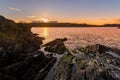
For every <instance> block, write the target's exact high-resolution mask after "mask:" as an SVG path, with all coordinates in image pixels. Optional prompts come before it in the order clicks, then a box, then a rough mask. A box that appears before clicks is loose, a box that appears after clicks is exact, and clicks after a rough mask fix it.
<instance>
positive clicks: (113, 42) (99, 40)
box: [32, 27, 120, 49]
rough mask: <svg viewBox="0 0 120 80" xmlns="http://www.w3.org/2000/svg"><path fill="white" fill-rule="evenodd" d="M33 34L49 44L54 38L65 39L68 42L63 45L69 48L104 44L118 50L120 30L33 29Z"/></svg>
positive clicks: (110, 28) (97, 28)
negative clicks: (43, 38)
mask: <svg viewBox="0 0 120 80" xmlns="http://www.w3.org/2000/svg"><path fill="white" fill-rule="evenodd" d="M32 32H33V33H37V34H39V36H42V37H45V39H46V40H45V41H44V43H46V42H49V41H51V40H54V39H56V38H64V37H67V38H68V41H67V42H66V43H65V45H66V46H67V47H68V48H70V49H73V48H76V47H81V46H82V47H84V46H86V45H90V44H104V45H107V46H110V47H117V48H119V49H120V29H118V28H116V27H101V28H100V27H92V28H88V27H86V28H71V27H66V28H62V27H61V28H60V27H59V28H54V27H52V28H47V27H33V28H32Z"/></svg>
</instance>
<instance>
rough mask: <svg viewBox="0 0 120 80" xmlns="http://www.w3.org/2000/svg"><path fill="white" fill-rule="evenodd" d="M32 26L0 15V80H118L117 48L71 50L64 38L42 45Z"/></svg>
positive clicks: (102, 46)
mask: <svg viewBox="0 0 120 80" xmlns="http://www.w3.org/2000/svg"><path fill="white" fill-rule="evenodd" d="M62 25H63V24H62ZM31 26H33V25H31V24H23V23H19V24H18V23H15V22H14V21H12V20H9V19H6V18H5V17H3V16H0V80H120V49H117V48H110V47H107V46H104V45H101V44H95V45H89V46H86V47H81V48H76V49H74V50H72V51H71V50H69V49H67V48H66V47H65V45H64V42H65V41H67V38H64V39H59V38H57V39H55V40H53V41H51V42H48V43H47V44H43V42H42V41H43V40H44V38H42V37H38V36H37V35H36V34H33V33H32V32H31V28H32V27H31ZM65 26H66V25H65ZM67 26H68V25H67ZM43 47H44V52H43V51H42V48H43ZM48 52H49V54H45V53H48ZM56 55H62V56H61V58H60V59H59V60H58V58H57V57H56ZM54 65H56V67H54V69H53V71H52V72H53V73H52V74H51V75H50V76H48V75H47V74H49V72H50V71H51V69H52V68H53V66H54ZM51 76H53V77H51Z"/></svg>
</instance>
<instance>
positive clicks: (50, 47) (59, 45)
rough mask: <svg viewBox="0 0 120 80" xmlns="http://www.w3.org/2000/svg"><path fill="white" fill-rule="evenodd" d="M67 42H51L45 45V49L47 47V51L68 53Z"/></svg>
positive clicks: (58, 40) (56, 40)
mask: <svg viewBox="0 0 120 80" xmlns="http://www.w3.org/2000/svg"><path fill="white" fill-rule="evenodd" d="M65 41H67V38H64V39H59V38H57V39H55V40H53V41H51V42H48V43H46V44H44V45H43V47H45V51H48V52H51V53H58V54H63V53H64V52H65V51H66V47H65V45H64V42H65Z"/></svg>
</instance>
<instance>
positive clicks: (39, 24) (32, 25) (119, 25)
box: [18, 23, 120, 27]
mask: <svg viewBox="0 0 120 80" xmlns="http://www.w3.org/2000/svg"><path fill="white" fill-rule="evenodd" d="M18 24H21V23H18ZM22 24H24V25H29V26H31V27H120V24H104V25H92V24H77V23H22Z"/></svg>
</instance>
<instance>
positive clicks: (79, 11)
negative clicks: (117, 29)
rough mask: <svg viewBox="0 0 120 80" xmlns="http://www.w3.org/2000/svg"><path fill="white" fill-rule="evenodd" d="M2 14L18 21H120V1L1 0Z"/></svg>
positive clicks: (96, 22)
mask: <svg viewBox="0 0 120 80" xmlns="http://www.w3.org/2000/svg"><path fill="white" fill-rule="evenodd" d="M0 15H3V16H5V17H7V18H9V19H13V20H14V21H16V22H18V21H26V22H30V21H36V20H40V19H41V18H42V19H43V18H45V19H49V20H53V21H54V20H57V21H59V22H71V23H88V24H106V23H120V0H0Z"/></svg>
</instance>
